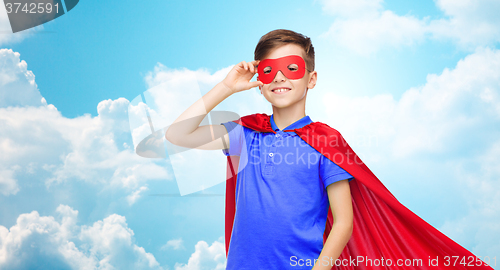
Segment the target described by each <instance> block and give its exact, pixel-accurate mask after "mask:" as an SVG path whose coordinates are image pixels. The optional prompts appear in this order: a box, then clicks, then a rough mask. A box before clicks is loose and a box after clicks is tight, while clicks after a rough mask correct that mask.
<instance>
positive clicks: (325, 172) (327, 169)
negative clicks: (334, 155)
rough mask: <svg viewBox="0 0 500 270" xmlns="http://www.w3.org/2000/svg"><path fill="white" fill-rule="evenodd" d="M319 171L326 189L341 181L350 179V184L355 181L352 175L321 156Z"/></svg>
mask: <svg viewBox="0 0 500 270" xmlns="http://www.w3.org/2000/svg"><path fill="white" fill-rule="evenodd" d="M319 170H320V172H319V173H320V177H321V180H322V181H323V184H324V186H325V188H326V187H327V186H328V185H330V184H333V183H335V182H337V181H340V180H344V179H349V182H351V181H352V180H353V179H354V177H352V175H350V174H349V173H348V172H346V171H345V170H344V169H342V168H340V166H339V165H337V164H335V163H333V162H332V161H331V160H329V159H328V158H327V157H325V156H323V155H321V160H320V164H319Z"/></svg>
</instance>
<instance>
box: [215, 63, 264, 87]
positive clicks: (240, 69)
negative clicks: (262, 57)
mask: <svg viewBox="0 0 500 270" xmlns="http://www.w3.org/2000/svg"><path fill="white" fill-rule="evenodd" d="M259 62H260V61H259V60H256V61H252V62H248V63H247V62H245V61H241V62H240V63H238V64H237V65H235V66H234V67H233V68H232V69H231V71H229V73H228V74H227V76H226V78H225V79H224V80H223V81H222V83H223V84H224V85H225V86H226V87H227V88H229V90H230V91H231V93H233V94H234V93H236V92H240V91H244V90H248V89H250V88H253V87H257V86H260V85H264V84H263V83H262V82H261V81H255V82H250V80H251V79H252V77H253V76H254V75H255V73H257V67H255V65H257V64H258V63H259Z"/></svg>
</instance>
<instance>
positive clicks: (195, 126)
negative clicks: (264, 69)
mask: <svg viewBox="0 0 500 270" xmlns="http://www.w3.org/2000/svg"><path fill="white" fill-rule="evenodd" d="M258 62H259V61H252V62H248V63H247V62H245V61H242V62H240V63H238V64H237V65H235V66H234V67H233V68H232V69H231V71H229V73H228V75H227V76H226V78H225V79H224V80H223V81H222V82H220V83H218V84H217V85H216V86H215V87H214V88H212V90H210V91H209V92H208V93H206V94H205V95H204V96H203V97H201V98H200V99H199V100H197V101H196V102H195V103H194V104H193V105H191V106H190V107H189V108H188V109H187V110H186V111H184V112H183V113H182V114H181V115H180V116H179V117H178V118H177V119H176V120H175V121H174V122H173V123H172V125H170V127H169V128H168V130H167V132H166V133H165V138H166V139H167V140H168V141H169V142H171V143H173V144H175V145H178V146H182V147H186V148H197V149H204V150H217V149H227V148H229V136H228V134H227V130H226V128H225V127H224V126H223V125H207V126H199V125H200V123H201V121H202V120H203V118H205V116H206V115H207V114H208V113H209V112H210V111H211V110H212V109H213V108H215V106H217V105H218V104H219V103H221V102H222V101H223V100H224V99H226V98H228V97H229V96H230V95H232V94H234V93H236V92H240V91H244V90H248V89H250V88H253V87H256V86H259V85H262V82H260V81H255V82H250V80H251V79H252V77H253V76H254V75H255V73H256V72H257V68H256V67H255V65H257V64H258ZM217 138H223V140H224V142H225V143H224V142H223V141H222V140H220V139H217Z"/></svg>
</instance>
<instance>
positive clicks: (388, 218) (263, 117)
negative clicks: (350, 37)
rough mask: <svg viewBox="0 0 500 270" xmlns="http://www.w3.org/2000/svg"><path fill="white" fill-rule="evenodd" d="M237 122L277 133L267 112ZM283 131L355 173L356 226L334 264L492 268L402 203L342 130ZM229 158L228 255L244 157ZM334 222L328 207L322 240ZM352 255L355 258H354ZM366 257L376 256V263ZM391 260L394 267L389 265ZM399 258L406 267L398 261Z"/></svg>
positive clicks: (321, 125) (320, 125)
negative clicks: (355, 150) (406, 264)
mask: <svg viewBox="0 0 500 270" xmlns="http://www.w3.org/2000/svg"><path fill="white" fill-rule="evenodd" d="M234 122H235V123H238V124H240V125H242V126H245V127H247V128H250V129H253V130H255V131H258V132H272V133H276V132H275V131H274V130H273V129H272V128H271V123H270V117H269V115H267V114H252V115H248V116H244V117H241V118H240V119H238V120H236V121H234ZM284 131H294V132H295V133H296V134H297V135H299V136H300V138H301V139H302V140H304V141H305V142H306V143H307V144H309V145H310V146H312V147H313V148H314V149H316V150H317V151H318V152H320V153H321V154H322V155H324V156H325V157H327V158H328V159H330V160H331V161H332V162H334V163H336V164H337V165H339V166H340V167H341V168H342V169H344V170H345V171H347V172H348V173H349V174H351V175H352V176H353V177H354V180H353V181H350V182H349V186H350V189H351V197H352V205H353V212H354V221H353V227H354V229H353V233H352V236H351V238H350V240H349V242H348V243H347V245H346V247H345V248H344V250H343V251H342V253H341V255H340V257H339V259H340V261H339V263H344V265H341V266H334V267H333V268H332V269H493V268H491V267H490V266H488V265H486V263H484V262H483V261H481V260H479V258H477V257H476V256H475V255H474V254H472V253H471V252H470V251H468V250H467V249H465V248H463V247H462V246H460V245H459V244H457V243H456V242H454V241H453V240H451V239H450V238H448V237H447V236H446V235H444V234H443V233H441V232H440V231H438V230H437V229H436V228H434V227H432V226H431V225H430V224H429V223H427V222H426V221H424V220H423V219H421V218H420V217H419V216H417V215H416V214H415V213H413V212H412V211H410V210H409V209H408V208H406V207H405V206H404V205H402V204H401V203H400V202H399V201H398V200H397V199H396V197H394V195H392V194H391V192H389V190H388V189H387V188H386V187H385V186H384V185H383V184H382V182H381V181H380V180H379V179H378V178H377V177H376V176H375V175H374V174H373V173H372V171H370V169H368V167H367V166H366V165H365V164H364V163H363V162H362V161H361V159H360V158H359V157H358V156H357V155H356V153H354V151H353V150H352V149H351V147H350V146H349V145H348V144H347V142H346V141H345V140H344V138H343V137H342V135H341V134H340V133H339V132H338V131H337V130H335V129H333V128H331V127H329V126H328V125H326V124H324V123H321V122H314V123H311V124H309V125H306V126H304V127H302V128H299V129H293V130H284ZM227 161H228V164H227V179H228V180H227V182H226V218H225V220H226V221H225V239H226V243H225V244H226V256H227V252H228V248H229V242H230V240H231V232H232V228H233V221H234V214H235V187H236V181H237V174H235V172H237V171H238V163H239V157H238V156H228V157H227ZM332 224H333V217H332V213H331V210H330V209H328V218H327V222H326V226H325V232H324V235H323V243H324V242H325V241H326V239H327V237H328V235H329V233H330V230H331V228H332ZM357 256H362V257H364V260H365V262H360V260H361V258H359V257H357ZM452 256H456V257H452ZM382 258H383V260H384V261H383V262H384V264H383V265H384V266H378V267H377V266H375V265H376V260H378V262H379V263H380V264H379V265H382ZM429 258H430V259H436V258H437V262H438V265H433V264H431V266H429V265H430V262H429ZM353 259H355V260H356V261H354V262H353V261H352V260H353ZM366 259H372V265H370V264H369V263H368V262H366V261H367V260H366ZM387 259H390V260H391V263H392V266H388V265H387V264H389V261H387ZM398 259H402V260H399V261H398ZM405 259H410V260H413V259H421V265H419V266H416V265H415V263H414V264H413V265H411V266H404V262H405V261H404V260H405ZM457 259H458V260H457ZM349 261H351V263H349ZM320 262H321V261H320ZM399 262H401V263H403V266H398V265H397V264H398V263H399ZM433 262H436V260H434V261H433ZM356 264H357V265H356Z"/></svg>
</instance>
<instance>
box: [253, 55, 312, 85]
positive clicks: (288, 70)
mask: <svg viewBox="0 0 500 270" xmlns="http://www.w3.org/2000/svg"><path fill="white" fill-rule="evenodd" d="M292 64H295V65H296V66H295V65H292ZM269 68H270V71H269ZM264 70H265V71H266V73H264ZM257 71H258V73H259V78H258V79H259V80H260V81H261V82H262V83H264V84H269V83H271V82H272V81H273V80H274V77H275V76H276V74H277V73H278V71H281V72H282V73H283V75H285V77H287V78H288V79H289V80H297V79H300V78H302V77H304V74H305V72H306V63H305V62H304V59H302V57H300V56H298V55H289V56H285V57H281V58H276V59H264V60H262V61H260V62H259V65H258V67H257Z"/></svg>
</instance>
